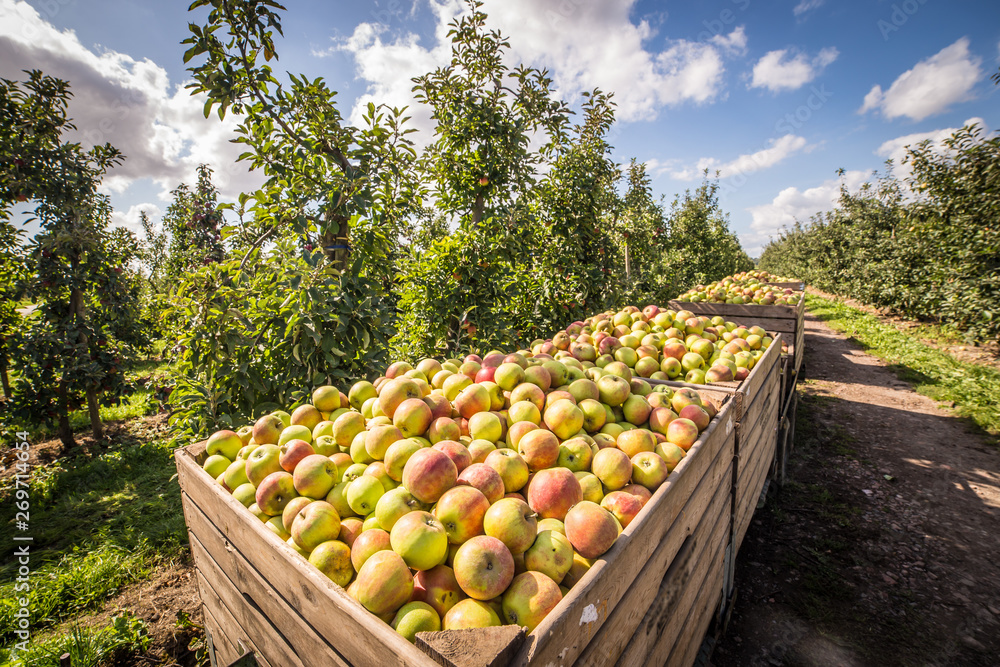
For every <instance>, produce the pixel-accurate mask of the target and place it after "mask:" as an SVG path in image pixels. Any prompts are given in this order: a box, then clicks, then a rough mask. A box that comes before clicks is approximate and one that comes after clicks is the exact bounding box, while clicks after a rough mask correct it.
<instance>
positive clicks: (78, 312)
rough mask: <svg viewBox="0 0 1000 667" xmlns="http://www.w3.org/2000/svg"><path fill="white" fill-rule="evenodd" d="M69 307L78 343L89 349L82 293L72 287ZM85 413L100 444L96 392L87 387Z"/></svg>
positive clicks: (102, 429)
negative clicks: (76, 328)
mask: <svg viewBox="0 0 1000 667" xmlns="http://www.w3.org/2000/svg"><path fill="white" fill-rule="evenodd" d="M69 300H70V306H71V311H72V312H73V315H74V316H75V317H76V323H77V326H78V327H79V331H80V342H81V343H83V347H84V349H88V350H89V349H90V338H89V336H87V330H86V328H85V327H84V324H85V322H86V319H85V318H86V312H85V311H84V307H83V292H81V291H80V290H79V289H78V288H76V287H74V288H73V289H72V290H71V291H70V296H69ZM86 393H87V411H88V412H89V413H90V429H91V431H93V436H94V440H97V441H98V442H100V441H101V440H104V425H103V424H102V423H101V406H100V403H99V402H98V400H97V390H96V389H95V388H94V387H87V392H86Z"/></svg>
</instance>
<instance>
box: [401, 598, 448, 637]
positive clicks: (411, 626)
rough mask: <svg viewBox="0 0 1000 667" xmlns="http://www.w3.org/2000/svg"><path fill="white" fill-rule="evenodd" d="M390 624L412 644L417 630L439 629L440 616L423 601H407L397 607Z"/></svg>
mask: <svg viewBox="0 0 1000 667" xmlns="http://www.w3.org/2000/svg"><path fill="white" fill-rule="evenodd" d="M390 625H391V626H392V629H393V630H395V631H396V632H398V633H399V634H401V635H402V636H403V637H404V638H405V639H406V641H408V642H410V643H411V644H412V643H414V642H415V641H416V637H417V633H418V632H437V631H438V630H440V629H441V617H440V616H439V615H438V613H437V612H436V611H434V609H433V607H431V606H430V605H429V604H427V603H425V602H408V603H406V604H404V605H403V606H402V607H400V608H399V611H397V612H396V615H395V616H394V617H393V619H392V622H391V623H390Z"/></svg>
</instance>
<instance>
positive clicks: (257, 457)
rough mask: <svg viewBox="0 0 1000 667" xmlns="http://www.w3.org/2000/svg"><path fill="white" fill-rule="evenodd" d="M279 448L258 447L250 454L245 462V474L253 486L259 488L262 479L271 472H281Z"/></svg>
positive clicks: (272, 446)
mask: <svg viewBox="0 0 1000 667" xmlns="http://www.w3.org/2000/svg"><path fill="white" fill-rule="evenodd" d="M280 456H281V448H279V447H278V446H277V445H260V446H258V447H257V448H256V449H254V450H253V451H252V452H250V457H249V458H248V459H247V460H246V464H245V468H246V470H245V472H246V476H247V479H248V480H249V481H250V482H251V483H252V484H253V485H254V486H260V483H261V482H263V481H264V478H265V477H267V476H268V475H270V474H271V473H272V472H278V471H279V470H283V468H282V467H281V463H280V462H279V460H280Z"/></svg>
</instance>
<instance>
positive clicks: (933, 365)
mask: <svg viewBox="0 0 1000 667" xmlns="http://www.w3.org/2000/svg"><path fill="white" fill-rule="evenodd" d="M806 307H807V308H808V309H809V312H811V313H812V314H813V315H815V316H816V317H818V318H819V319H821V320H823V321H824V322H826V323H827V324H828V325H829V326H830V328H832V329H834V330H835V331H839V332H840V333H844V334H847V335H848V336H849V337H851V338H853V339H854V340H856V341H857V342H858V343H860V344H861V346H862V347H864V348H865V350H866V351H867V352H868V353H870V354H872V355H874V356H876V357H878V358H880V359H882V360H884V361H886V362H888V363H889V364H890V368H891V369H892V370H893V371H894V372H895V373H896V375H898V376H899V377H900V379H902V380H905V381H907V382H910V383H912V384H913V387H914V389H915V390H916V391H917V392H918V393H920V394H923V395H924V396H928V397H930V398H932V399H934V400H935V401H939V402H941V403H952V404H954V411H955V412H956V413H957V414H959V415H961V416H963V417H968V418H969V419H971V420H972V421H973V422H975V423H976V425H978V426H979V427H980V428H981V429H982V430H983V431H986V432H987V433H989V434H991V435H993V436H1000V371H997V370H996V369H993V368H989V367H986V366H980V365H978V364H972V363H968V362H964V361H960V360H958V359H956V358H955V357H953V356H952V355H950V354H948V353H947V352H941V351H939V350H935V349H934V348H932V347H930V346H928V345H925V344H924V343H922V342H921V341H920V340H918V339H917V338H914V337H913V336H909V335H907V334H905V333H903V332H901V331H899V330H898V329H896V328H895V327H893V326H890V325H887V324H883V323H882V322H881V321H880V320H879V319H878V318H877V317H875V316H874V315H870V314H868V313H865V312H863V311H861V310H858V309H857V308H852V307H850V306H847V305H844V304H843V303H840V302H839V301H835V300H831V299H825V298H823V297H820V296H816V295H814V294H807V295H806Z"/></svg>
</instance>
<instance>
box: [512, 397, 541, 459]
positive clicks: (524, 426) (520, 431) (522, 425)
mask: <svg viewBox="0 0 1000 667" xmlns="http://www.w3.org/2000/svg"><path fill="white" fill-rule="evenodd" d="M532 407H534V406H532ZM537 428H538V426H537V425H536V424H533V423H531V422H529V421H523V422H514V423H513V424H511V425H510V429H508V430H507V441H506V443H507V447H509V448H510V449H517V446H518V444H519V443H520V442H521V438H523V437H524V435H525V434H526V433H530V432H531V431H534V430H535V429H537Z"/></svg>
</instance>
